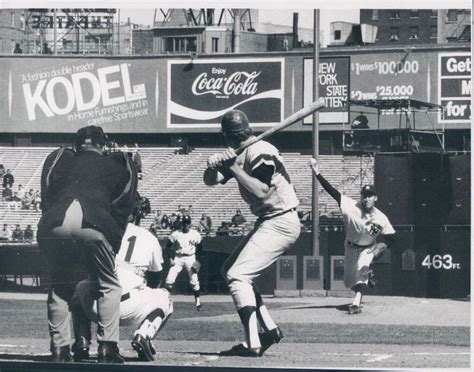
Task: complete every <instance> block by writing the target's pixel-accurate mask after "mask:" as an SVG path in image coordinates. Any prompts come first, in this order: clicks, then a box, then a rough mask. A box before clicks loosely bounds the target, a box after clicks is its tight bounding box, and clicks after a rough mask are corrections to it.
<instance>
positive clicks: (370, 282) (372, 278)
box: [367, 269, 377, 288]
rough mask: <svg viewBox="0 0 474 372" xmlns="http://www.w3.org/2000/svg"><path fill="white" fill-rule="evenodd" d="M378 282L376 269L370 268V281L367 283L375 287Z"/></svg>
mask: <svg viewBox="0 0 474 372" xmlns="http://www.w3.org/2000/svg"><path fill="white" fill-rule="evenodd" d="M376 284H377V281H376V280H375V274H374V270H372V269H370V270H369V282H368V283H367V285H368V286H369V287H370V288H374V287H375V285H376Z"/></svg>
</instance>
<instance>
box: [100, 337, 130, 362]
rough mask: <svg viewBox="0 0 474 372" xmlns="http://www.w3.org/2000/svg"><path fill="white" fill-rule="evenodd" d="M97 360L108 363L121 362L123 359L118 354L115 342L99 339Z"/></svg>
mask: <svg viewBox="0 0 474 372" xmlns="http://www.w3.org/2000/svg"><path fill="white" fill-rule="evenodd" d="M97 362H98V363H108V364H123V363H125V359H124V357H123V356H121V355H120V352H119V348H118V345H117V343H116V342H110V341H99V350H98V351H97Z"/></svg>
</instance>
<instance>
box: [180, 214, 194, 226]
mask: <svg viewBox="0 0 474 372" xmlns="http://www.w3.org/2000/svg"><path fill="white" fill-rule="evenodd" d="M191 222H192V221H191V216H190V215H189V214H185V215H184V216H183V220H182V223H183V225H191Z"/></svg>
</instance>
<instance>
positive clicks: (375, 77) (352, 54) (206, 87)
mask: <svg viewBox="0 0 474 372" xmlns="http://www.w3.org/2000/svg"><path fill="white" fill-rule="evenodd" d="M319 72H320V74H319V79H320V81H319V83H320V86H319V93H320V96H321V97H323V98H324V99H325V102H326V104H327V108H326V109H324V110H323V111H321V113H320V115H319V118H320V124H321V130H322V131H324V130H340V129H342V126H341V123H342V122H343V121H344V122H347V121H349V120H351V119H352V118H353V116H355V115H356V114H359V113H360V112H355V113H353V114H348V111H347V107H346V106H345V105H344V103H345V102H346V100H347V99H348V98H349V97H350V98H352V99H357V100H360V99H389V98H391V99H414V100H420V101H427V102H431V103H436V104H441V105H443V106H444V107H446V116H445V123H444V124H446V129H469V128H470V115H471V113H470V110H471V103H470V97H471V78H470V75H471V57H470V46H469V45H450V44H448V45H442V46H436V45H435V46H433V45H429V46H413V47H410V48H402V47H390V48H387V47H385V48H383V49H382V48H380V47H359V48H327V49H323V50H322V51H321V60H320V66H319ZM311 101H312V53H311V52H310V51H308V52H285V53H281V52H272V53H254V54H227V55H215V56H214V55H212V56H211V55H205V56H199V58H196V59H191V58H190V57H189V56H185V57H183V56H176V55H175V56H163V55H160V56H152V57H149V56H147V57H145V56H140V57H130V56H127V57H104V58H97V57H87V56H82V57H77V56H28V55H14V56H12V55H8V56H0V113H1V115H2V124H1V130H0V132H10V133H74V132H75V131H77V129H78V128H80V127H82V126H84V125H92V124H95V125H101V126H102V127H103V128H104V129H105V130H106V132H109V133H137V134H148V133H212V132H217V131H218V130H219V125H218V121H219V118H220V116H222V114H223V113H224V112H225V111H226V110H228V109H231V108H239V109H242V110H244V111H246V112H247V113H248V115H249V118H250V121H251V123H252V126H253V127H254V128H255V129H256V130H263V129H265V128H267V127H269V126H271V125H274V124H275V123H278V122H280V121H281V120H282V118H284V117H287V116H289V115H290V114H292V113H293V112H295V111H296V110H298V109H300V108H302V107H303V106H305V105H306V104H308V103H309V102H311ZM356 110H359V109H356ZM380 119H381V120H380V128H382V129H389V128H398V127H399V125H400V121H399V120H400V116H399V115H396V113H395V112H393V111H387V112H383V113H382V115H381V118H380ZM310 124H311V117H310V118H308V119H306V120H305V121H304V122H300V123H297V124H296V125H294V126H293V127H291V129H290V130H291V131H310V130H311V125H310ZM369 125H370V126H371V128H376V127H377V117H376V115H369ZM433 125H434V126H436V127H438V128H441V127H442V124H441V123H440V117H438V116H437V115H434V116H433V117H430V119H428V118H426V117H425V115H417V117H416V127H417V129H424V128H430V129H431V128H432V126H433Z"/></svg>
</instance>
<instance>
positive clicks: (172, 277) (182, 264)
mask: <svg viewBox="0 0 474 372" xmlns="http://www.w3.org/2000/svg"><path fill="white" fill-rule="evenodd" d="M201 241H202V237H201V234H199V232H197V231H196V230H194V229H190V230H189V231H188V232H183V231H182V230H175V231H173V232H172V233H171V235H170V237H169V242H170V245H171V252H170V254H171V255H172V256H173V255H174V264H173V265H172V266H171V267H170V269H169V271H168V275H167V276H166V286H167V287H168V288H171V287H172V286H173V285H174V283H175V282H176V278H177V277H178V275H179V273H180V272H181V270H183V268H184V269H186V271H187V273H188V277H189V284H191V287H192V289H193V291H194V292H198V291H199V290H200V286H199V277H198V273H197V271H196V270H194V269H193V265H194V263H195V262H196V246H197V245H199V244H200V243H201Z"/></svg>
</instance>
